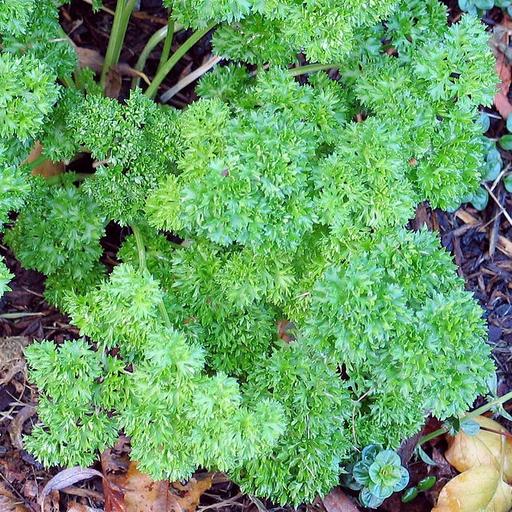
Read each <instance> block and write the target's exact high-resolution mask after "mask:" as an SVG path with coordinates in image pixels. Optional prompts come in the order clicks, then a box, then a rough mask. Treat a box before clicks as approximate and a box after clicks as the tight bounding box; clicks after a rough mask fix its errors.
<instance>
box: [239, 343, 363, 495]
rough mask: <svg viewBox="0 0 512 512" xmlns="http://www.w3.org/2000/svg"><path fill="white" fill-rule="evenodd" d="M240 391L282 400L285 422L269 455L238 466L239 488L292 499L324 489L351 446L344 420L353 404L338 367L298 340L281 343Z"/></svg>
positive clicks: (335, 480)
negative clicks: (286, 423) (279, 437)
mask: <svg viewBox="0 0 512 512" xmlns="http://www.w3.org/2000/svg"><path fill="white" fill-rule="evenodd" d="M244 391H245V393H246V394H247V396H248V397H250V398H251V399H252V400H255V401H259V400H264V399H268V398H274V399H275V400H278V401H280V402H281V403H282V405H283V407H284V410H285V414H286V416H287V420H288V426H287V429H286V431H285V433H284V435H283V436H282V437H281V439H280V442H279V443H278V444H277V446H276V447H275V448H274V450H273V452H272V454H271V455H269V456H266V457H260V458H257V459H255V460H251V461H250V462H248V463H247V464H245V465H243V466H241V467H240V468H239V469H238V470H237V471H236V473H235V474H234V478H235V480H236V481H237V482H238V483H239V484H240V485H241V487H242V489H243V490H244V491H245V492H248V493H250V494H260V495H264V496H271V497H272V499H273V500H274V501H276V502H277V503H282V504H284V503H289V504H294V505H299V504H300V503H302V502H304V501H312V500H313V499H314V498H315V496H316V495H320V496H322V495H325V494H326V493H328V492H329V491H330V490H331V489H332V488H333V487H334V486H335V485H336V484H337V483H338V479H339V465H340V462H341V461H342V460H344V459H345V458H346V457H347V456H348V454H349V453H350V450H351V447H352V439H351V435H352V433H351V431H350V429H349V428H342V425H343V424H344V423H345V421H346V420H348V419H349V418H350V415H351V414H352V411H353V409H354V404H353V403H352V401H351V399H350V394H349V392H348V389H347V385H346V383H345V382H344V381H342V380H341V379H340V378H339V376H338V375H337V373H336V367H335V366H333V365H332V364H331V363H330V362H329V361H328V360H326V359H325V358H324V357H323V356H321V355H319V354H317V353H315V352H312V353H310V352H308V350H307V349H306V350H305V349H304V347H303V346H302V345H301V344H291V345H289V346H283V347H282V348H281V349H279V350H276V351H275V352H274V354H273V355H272V356H271V357H270V358H268V360H267V361H265V362H263V363H262V364H261V365H259V366H258V367H257V368H256V369H255V370H254V371H253V372H252V373H251V375H250V377H249V380H248V382H247V385H246V386H245V388H244Z"/></svg>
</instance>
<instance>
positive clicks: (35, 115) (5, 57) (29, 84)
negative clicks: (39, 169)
mask: <svg viewBox="0 0 512 512" xmlns="http://www.w3.org/2000/svg"><path fill="white" fill-rule="evenodd" d="M55 79H56V76H55V75H54V74H53V73H52V71H51V69H49V68H48V67H47V66H46V64H44V63H43V62H40V61H38V60H37V59H35V58H34V57H32V56H30V55H26V56H23V57H16V56H14V55H11V54H9V53H0V90H1V91H2V94H1V95H0V138H2V139H9V138H12V137H16V138H18V139H21V140H25V139H28V138H33V136H34V133H37V132H38V131H40V130H41V128H42V126H43V123H44V120H45V118H46V116H47V115H48V114H49V113H50V111H51V109H52V107H53V105H54V104H55V102H56V101H57V99H58V97H59V89H58V87H57V85H56V84H55ZM35 106H37V108H35Z"/></svg>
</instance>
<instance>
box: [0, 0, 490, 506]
mask: <svg viewBox="0 0 512 512" xmlns="http://www.w3.org/2000/svg"><path fill="white" fill-rule="evenodd" d="M135 3H136V2H135V1H133V0H124V1H121V0H119V1H118V2H117V9H116V14H115V17H114V23H113V27H112V33H111V37H110V40H109V44H108V48H107V52H106V56H105V64H104V68H103V72H102V73H101V76H100V77H99V78H100V82H99V84H98V83H96V81H95V80H94V76H93V74H92V72H91V71H87V70H82V71H78V70H74V57H73V52H72V49H71V47H70V46H69V45H68V44H67V43H66V40H65V38H64V37H63V34H62V33H61V30H60V27H59V26H58V23H57V21H56V20H57V9H56V7H57V4H54V3H53V2H52V1H50V0H43V1H42V2H41V3H39V2H37V6H36V3H35V2H30V1H26V0H25V1H21V0H16V1H14V0H13V1H12V2H11V1H9V2H0V22H1V20H10V19H11V18H9V17H8V16H7V15H5V16H4V17H2V15H1V13H2V12H3V13H4V14H5V13H7V12H9V13H10V12H11V11H9V9H13V6H15V7H16V9H18V10H17V11H16V12H17V15H16V16H17V17H19V21H18V22H17V23H14V24H12V22H9V23H7V22H5V21H4V25H3V26H2V25H0V32H1V37H2V52H1V53H0V66H1V65H3V66H4V67H5V73H4V74H1V75H0V81H2V80H3V81H5V83H6V84H7V85H6V87H5V91H6V92H5V93H0V94H4V96H3V98H0V102H2V101H3V103H2V105H5V106H6V109H4V110H2V113H1V114H0V116H3V118H4V119H5V123H4V125H2V128H0V163H1V166H2V167H1V168H0V171H1V172H0V183H1V184H2V185H3V187H2V188H1V189H0V222H1V223H2V225H4V224H5V226H6V227H7V230H6V231H7V232H6V233H5V236H4V239H5V241H6V243H7V244H8V245H9V246H10V247H11V248H12V250H13V251H14V254H15V255H16V257H17V258H18V259H19V260H20V261H21V263H22V264H23V265H24V266H25V267H27V268H33V269H36V270H39V271H41V272H43V273H44V274H45V275H46V276H47V279H46V290H45V296H46V298H47V300H48V301H50V302H51V303H53V304H55V305H57V306H58V307H59V308H60V309H61V310H62V311H64V312H66V313H67V314H68V315H69V316H70V318H71V319H72V322H73V323H74V324H75V325H76V326H77V327H78V328H79V329H80V331H81V334H82V336H83V339H81V340H79V341H75V342H71V341H68V342H66V343H64V344H62V345H60V346H57V345H55V344H54V343H52V342H49V341H41V342H39V343H34V344H33V345H32V346H30V347H29V348H28V349H27V351H26V355H27V360H28V363H29V366H30V376H31V379H32V380H33V382H34V383H35V384H36V385H37V386H38V389H39V391H40V403H39V409H38V411H39V419H40V423H39V424H38V425H37V426H36V427H35V428H34V430H33V432H32V433H31V434H30V435H29V436H27V438H26V447H27V449H28V450H29V451H30V452H32V453H34V454H35V455H36V457H37V458H38V459H39V460H41V461H42V462H43V463H44V464H46V465H54V464H64V465H75V464H80V465H88V464H91V463H92V462H93V461H94V459H95V457H96V456H97V452H98V451H101V450H103V449H105V448H107V447H109V446H111V445H112V444H113V443H114V441H115V438H116V436H117V435H118V433H119V432H121V431H123V432H125V433H126V434H127V435H128V436H129V437H130V440H131V449H132V451H131V456H132V458H133V459H135V460H137V461H138V463H139V467H140V468H142V470H144V471H145V472H147V473H148V474H150V475H151V476H152V477H153V478H155V479H162V478H172V479H178V480H180V479H185V478H188V477H190V476H191V475H192V473H193V472H194V470H195V469H196V468H197V467H199V466H202V467H206V468H208V469H211V470H217V471H225V472H227V473H228V474H229V475H230V476H231V477H232V478H233V479H234V481H236V482H237V483H238V484H240V486H241V487H242V489H243V490H244V491H246V492H249V493H251V494H254V495H258V496H265V497H269V498H271V499H272V500H274V501H275V502H278V503H282V504H284V503H290V504H294V505H298V504H300V503H302V502H304V501H311V500H313V499H314V498H315V496H316V495H319V494H320V495H325V494H326V493H328V492H329V490H330V489H331V488H332V487H333V486H335V485H336V484H337V482H338V480H339V475H340V472H341V468H342V466H347V465H349V464H351V463H354V462H355V460H356V459H357V457H358V456H357V454H358V453H359V449H360V448H361V447H364V446H367V445H370V444H379V445H381V446H382V447H383V451H382V454H377V453H375V454H374V455H375V457H373V456H372V457H373V458H372V459H371V461H369V460H368V461H367V462H369V464H368V478H367V479H366V480H365V481H366V483H365V484H364V485H365V489H366V490H365V491H364V493H363V494H364V496H366V498H362V499H367V503H376V501H377V500H382V499H384V498H385V497H386V496H388V495H389V494H390V493H391V492H395V491H396V490H398V489H399V488H401V486H402V485H403V481H404V479H405V476H404V472H403V468H401V464H400V463H399V461H397V459H396V455H391V454H392V453H393V452H392V451H390V450H393V449H396V448H397V447H398V446H399V445H400V443H401V442H402V441H403V440H404V439H405V438H407V437H409V436H412V435H413V434H415V433H417V432H418V431H419V430H420V429H421V427H422V424H423V423H424V420H425V416H426V415H428V414H433V415H435V416H436V417H438V418H440V419H442V420H444V419H446V418H448V417H450V416H457V417H458V416H459V415H461V414H462V413H463V412H464V411H466V410H467V409H468V407H470V406H471V404H472V402H473V401H474V399H475V398H476V396H478V395H479V394H481V393H485V391H486V382H487V380H488V378H489V376H490V375H492V374H493V372H494V368H493V364H492V362H491V360H490V358H489V353H490V349H489V347H488V345H487V344H486V343H485V338H486V329H485V323H484V321H483V320H482V310H481V309H480V307H479V306H478V305H477V303H476V302H475V300H474V299H473V297H472V295H471V294H470V293H469V292H467V291H465V289H464V282H463V281H462V280H461V279H460V278H459V277H458V276H457V273H456V268H455V266H454V264H453V262H452V259H451V257H450V256H449V255H448V254H447V253H446V252H445V251H444V250H443V249H442V248H441V246H440V244H439V241H438V240H437V238H436V236H435V235H434V234H432V233H428V232H427V231H425V230H422V231H419V232H417V233H413V232H410V231H407V230H405V227H404V226H406V224H407V222H408V220H409V219H410V218H411V217H413V216H414V211H415V207H416V205H417V204H418V203H419V202H421V201H429V202H430V203H431V204H432V206H434V207H440V208H456V207H457V206H458V205H459V204H460V203H461V201H462V200H463V198H465V197H466V196H468V195H469V194H472V193H474V192H475V191H476V190H477V189H478V187H479V184H480V182H481V179H482V169H483V167H484V165H485V162H484V157H485V152H486V147H485V145H484V143H483V141H482V135H481V134H482V126H481V124H480V123H478V122H477V121H478V118H479V110H478V109H479V105H480V104H489V103H490V102H491V101H492V98H493V94H494V91H495V82H496V77H495V74H494V63H493V58H492V55H491V53H490V51H489V49H488V46H487V35H486V33H485V30H484V27H483V26H482V25H481V23H480V22H479V21H478V20H477V19H476V18H475V17H473V16H469V15H467V16H463V17H462V19H461V20H460V22H459V23H456V24H453V25H451V26H448V24H447V19H446V9H445V7H443V6H442V5H441V4H440V3H438V2H437V0H428V1H426V2H425V1H423V0H422V1H420V0H408V1H407V2H397V1H393V2H389V1H387V2H373V1H371V2H368V1H365V2H362V1H356V0H353V1H351V2H334V3H333V2H323V1H319V2H306V3H305V4H304V6H302V5H301V6H298V4H296V3H295V2H291V1H282V2H281V1H276V2H270V3H262V2H251V1H249V2H246V1H234V2H231V1H230V2H226V1H224V0H217V1H213V2H206V1H205V2H195V1H194V2H192V1H188V0H181V1H174V2H167V5H168V6H169V7H171V8H172V16H173V17H171V18H170V22H169V25H168V27H167V30H165V31H162V32H161V33H159V34H157V36H158V37H156V39H158V38H159V37H160V36H161V37H163V38H164V41H163V43H164V45H163V50H162V58H161V62H160V65H159V66H158V71H157V72H156V75H155V77H154V79H153V80H152V82H151V84H150V85H149V86H148V87H147V88H146V89H145V90H144V91H143V90H141V89H139V88H137V87H134V88H133V90H132V91H131V92H130V93H129V94H128V95H127V96H128V97H127V98H126V99H125V101H123V102H120V101H117V100H115V99H111V98H107V97H105V96H104V93H103V87H102V86H103V85H105V83H106V82H108V75H109V72H110V68H111V67H112V66H115V65H116V64H117V62H118V60H119V55H120V52H121V48H122V44H123V39H124V35H125V33H126V29H127V26H128V22H129V19H130V15H131V13H132V11H133V9H134V7H135ZM363 7H364V8H363ZM2 9H4V11H2ZM37 9H42V11H36V10H37ZM45 9H46V10H45ZM36 12H38V13H39V12H40V13H41V16H42V17H40V18H36V19H38V23H34V24H33V25H34V26H32V25H31V23H33V22H32V20H33V19H34V16H35V14H34V13H36ZM43 14H44V16H43ZM41 20H43V21H44V23H43V22H41ZM174 21H178V22H180V23H182V24H183V25H184V26H186V27H194V28H196V29H197V30H196V32H195V33H193V34H192V35H191V36H190V37H189V39H187V40H186V42H185V43H183V45H182V46H181V47H180V48H179V49H177V50H176V51H175V52H174V53H173V54H172V55H170V54H169V49H170V46H171V43H172V40H173V29H172V27H173V25H174ZM212 29H214V30H215V32H214V34H213V46H214V50H215V51H216V52H218V53H219V55H222V56H226V57H230V58H231V60H232V61H242V62H230V63H229V64H227V65H225V66H222V67H217V68H216V69H215V70H214V71H213V72H211V73H210V74H208V75H206V76H204V77H203V78H202V80H201V81H200V83H199V84H198V86H197V93H198V96H199V99H198V100H197V101H195V102H194V103H193V104H191V105H190V106H188V107H187V108H185V109H183V110H177V109H174V108H169V107H166V106H164V105H160V104H157V103H156V102H155V101H153V99H152V98H153V97H155V96H156V94H157V92H158V90H159V86H160V85H161V83H162V81H163V80H164V79H165V77H166V76H167V75H168V74H169V72H170V71H171V70H172V69H173V67H174V66H175V65H176V62H177V61H178V60H179V58H180V57H181V56H183V55H184V54H185V53H186V51H187V50H188V49H190V48H191V47H192V46H193V44H195V43H196V42H197V41H198V40H199V39H201V37H202V36H203V35H205V34H206V33H207V32H209V31H210V30H212ZM43 32H44V34H45V37H44V38H43V37H42V34H43ZM52 34H53V35H56V34H58V41H59V45H62V46H53V45H56V44H57V43H56V42H53V41H54V39H52V38H51V37H50V36H51V35H52ZM38 38H39V39H38ZM32 40H34V41H40V43H38V44H34V45H33V47H32V46H30V48H28V47H27V41H32ZM56 40H57V39H55V41H56ZM50 41H52V42H51V43H50ZM151 44H154V40H153V41H152V42H151ZM56 52H58V54H59V55H60V54H61V53H62V55H63V56H65V57H66V59H64V58H61V59H57V58H55V55H56ZM299 52H305V54H306V55H307V57H308V59H309V60H310V61H311V62H310V64H307V65H305V66H299V67H297V66H294V67H288V66H289V65H290V64H297V62H298V60H297V54H298V53H299ZM146 53H147V52H146ZM47 61H48V62H47ZM142 61H143V59H142ZM246 63H251V64H257V65H258V66H257V69H256V70H255V71H254V72H250V71H249V70H248V69H247V67H246V66H245V64H246ZM331 67H334V68H337V69H338V70H339V72H340V78H339V79H338V80H331V79H330V78H329V76H328V75H327V74H325V73H323V72H321V71H322V70H324V69H329V68H331ZM267 68H268V69H267ZM297 75H306V77H305V78H304V79H303V80H302V81H298V80H297V79H296V77H297ZM301 82H304V83H301ZM135 85H136V83H135V82H134V86H135ZM2 90H4V89H1V88H0V91H2ZM27 105H28V106H27ZM29 107H30V108H29ZM2 130H3V131H2ZM36 140H39V141H40V142H41V143H42V146H43V153H42V156H41V157H40V158H39V159H38V160H37V161H36V162H33V163H32V164H26V163H23V162H24V161H25V159H26V156H27V154H28V152H29V150H30V147H31V146H32V144H33V143H34V141H36ZM84 152H85V153H88V154H90V156H91V157H92V159H93V160H94V166H93V169H91V172H90V173H89V174H85V175H83V174H82V175H78V174H75V173H73V172H72V171H73V167H74V164H73V159H74V158H75V157H76V155H77V154H80V153H84ZM44 159H50V160H54V161H59V160H64V161H68V162H70V164H69V165H68V169H67V171H66V172H65V173H64V174H63V175H61V176H58V177H54V178H51V179H47V180H43V179H42V178H40V177H36V176H32V174H31V171H32V170H33V168H35V167H36V166H37V165H38V163H40V162H41V160H44ZM11 212H18V216H17V219H16V220H15V221H13V222H10V221H9V216H8V215H9V214H10V213H11ZM108 223H117V224H118V225H120V226H122V227H123V228H124V229H123V234H124V235H123V240H122V244H121V247H120V248H119V251H118V253H117V258H118V264H117V265H115V267H114V268H113V270H111V272H107V269H106V267H105V265H104V264H103V263H102V255H103V249H102V245H101V239H102V237H103V235H104V233H105V227H106V226H107V225H108ZM4 276H5V277H4ZM8 277H9V276H8V275H7V274H5V272H4V273H2V277H1V278H0V285H1V286H3V287H4V288H5V284H3V285H2V284H1V283H5V281H6V280H7V279H8ZM283 321H286V322H287V323H288V324H289V325H291V326H293V327H292V328H291V329H290V333H289V335H290V338H291V339H290V340H289V342H284V341H283V340H282V339H281V337H280V336H279V330H278V325H281V324H282V323H283ZM365 453H369V452H368V451H367V452H365ZM370 470H371V471H370Z"/></svg>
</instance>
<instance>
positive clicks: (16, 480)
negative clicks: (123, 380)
mask: <svg viewBox="0 0 512 512" xmlns="http://www.w3.org/2000/svg"><path fill="white" fill-rule="evenodd" d="M447 3H448V4H449V6H450V9H451V11H450V12H451V16H452V18H453V19H455V18H457V16H458V15H459V13H458V11H457V8H456V2H453V1H450V2H447ZM105 6H106V7H107V8H111V9H113V8H114V7H115V2H112V1H110V2H109V1H107V2H105ZM501 16H502V13H501V11H500V10H498V9H495V10H493V11H492V12H491V13H489V14H488V15H487V18H486V19H485V21H486V22H488V23H489V24H491V25H492V24H495V23H497V22H499V21H500V20H501ZM61 22H62V25H63V27H64V29H65V30H66V32H67V33H68V34H70V37H71V38H72V39H73V41H74V43H75V44H76V45H77V46H79V47H83V48H89V49H91V50H97V51H98V52H100V53H101V54H104V52H105V48H106V45H107V42H108V33H109V29H110V26H111V22H112V16H111V15H110V14H109V13H107V12H105V11H99V12H97V13H93V12H92V11H91V9H90V5H89V4H88V3H87V2H86V1H85V0H73V1H72V2H71V3H70V4H69V5H65V6H64V7H63V8H62V10H61ZM165 23H166V13H165V10H164V9H163V8H162V6H161V2H160V1H159V0H141V6H140V10H139V11H138V12H137V13H136V15H135V16H134V17H133V19H132V21H131V23H130V28H129V31H128V34H127V39H126V44H125V47H124V50H123V54H122V57H121V61H122V62H126V63H128V64H129V65H130V66H133V65H134V63H135V61H136V59H137V56H138V54H139V53H140V51H141V50H142V48H143V46H144V45H145V43H146V41H147V40H148V38H149V37H150V36H151V34H152V33H153V32H154V31H155V30H157V29H158V28H160V27H161V26H163V25H164V24H165ZM185 37H186V33H185V32H183V33H180V34H178V36H177V38H176V41H175V43H174V44H175V45H176V46H178V45H179V44H180V43H181V42H182V41H183V40H184V39H185ZM210 51H211V48H210V45H209V40H208V38H205V40H204V41H202V42H201V43H200V44H198V45H196V46H195V47H194V49H193V50H192V51H191V52H190V53H189V54H188V55H187V57H186V58H185V59H184V61H183V62H182V63H181V64H180V65H179V66H177V67H176V69H175V70H174V71H173V73H172V74H171V76H169V77H168V78H167V80H166V83H168V84H169V86H170V85H172V84H174V83H176V81H177V80H178V79H179V78H180V76H182V75H183V74H186V73H187V72H189V71H190V70H191V69H194V68H196V67H198V66H200V65H201V64H202V62H203V60H204V59H205V58H207V57H208V56H209V54H210ZM157 65H158V49H157V51H155V52H154V53H153V54H152V56H151V57H150V59H149V60H148V64H147V67H146V69H145V72H146V73H147V74H148V76H152V75H153V74H154V71H155V70H156V66H157ZM130 80H131V78H130V77H123V82H122V88H121V96H123V93H125V92H126V91H128V88H129V82H130ZM194 99H195V95H194V91H193V86H192V87H188V88H187V89H184V90H183V91H181V93H179V94H178V95H177V96H176V97H175V98H174V99H173V103H174V105H175V106H177V107H183V106H185V105H187V104H189V103H190V102H192V101H193V100H194ZM503 132H504V122H503V121H502V120H500V119H496V120H493V122H492V126H491V129H490V132H489V134H488V135H489V136H491V137H497V136H499V135H500V134H502V133H503ZM502 157H503V160H504V165H505V166H506V165H509V164H512V153H509V152H507V151H502ZM493 194H494V196H495V200H491V201H490V202H489V205H488V206H487V208H486V209H485V210H484V211H483V212H479V211H476V210H475V209H474V208H472V207H471V206H469V205H465V206H464V207H463V208H462V209H461V210H459V211H458V212H456V213H452V214H448V213H445V212H441V211H437V210H434V211H433V210H431V209H430V208H429V207H428V205H420V206H419V207H418V210H417V214H416V218H415V219H414V220H413V221H411V225H410V227H411V228H412V229H419V228H420V227H422V226H423V225H426V226H427V227H428V228H429V229H431V230H436V231H438V232H439V233H440V236H441V239H442V243H443V245H444V246H445V247H446V248H447V249H448V250H449V251H450V252H451V253H452V254H453V256H454V259H455V261H456V263H457V265H458V267H459V272H460V274H461V276H463V277H464V279H465V281H466V284H467V288H468V289H469V290H471V291H473V292H474V294H475V296H476V298H477V299H478V301H479V302H480V304H481V305H482V307H483V308H484V309H485V315H486V318H487V320H488V324H489V343H490V344H491V346H492V348H493V354H494V358H495V361H496V366H497V369H498V394H499V395H501V394H504V393H506V392H507V391H509V390H511V389H512V224H511V223H510V216H511V215H512V194H510V193H507V192H506V191H505V190H504V188H503V185H502V184H501V183H497V184H496V186H495V188H494V189H493ZM507 217H508V219H507ZM122 237H123V232H122V231H121V230H120V229H117V228H115V227H112V228H111V229H109V231H108V234H107V237H106V238H105V240H104V246H105V252H106V256H105V259H106V261H107V262H113V261H114V259H115V248H116V247H118V246H119V243H120V240H121V238H122ZM507 241H508V243H507ZM0 254H1V255H2V256H4V257H5V259H6V262H7V265H8V266H9V268H10V269H11V271H12V272H13V273H14V275H15V278H14V280H13V282H12V283H11V287H12V291H11V292H9V293H7V294H6V295H5V296H4V297H3V298H2V299H1V300H0V510H2V512H3V510H4V509H3V508H2V501H1V496H2V492H3V491H2V489H4V490H5V489H6V490H7V491H6V492H10V493H12V495H13V496H14V497H15V498H16V500H17V501H18V502H19V503H22V504H23V505H24V506H25V507H26V509H28V510H34V511H36V510H40V506H39V505H38V497H39V496H40V494H41V491H42V488H43V487H44V485H45V483H46V482H48V481H49V480H50V479H51V478H52V477H53V476H54V475H55V474H56V473H58V471H59V468H54V469H52V470H45V469H43V468H42V467H41V465H40V464H39V463H38V462H37V461H36V460H34V458H33V457H32V456H30V455H29V454H28V453H27V452H25V451H24V450H23V449H22V447H21V445H20V435H22V434H23V433H26V432H28V431H30V428H31V425H32V421H33V415H32V413H31V409H30V407H31V406H32V405H34V404H35V403H36V400H37V393H36V391H35V390H34V389H33V388H31V387H30V385H29V384H28V383H27V381H26V378H25V367H24V363H23V358H22V355H21V349H22V347H23V345H25V344H27V343H29V342H30V341H31V340H33V339H43V338H46V339H51V340H55V341H57V342H62V341H64V340H66V339H75V338H77V337H78V336H79V333H78V330H77V329H76V328H75V327H74V326H72V325H71V324H70V323H69V319H68V318H66V316H64V315H62V314H61V313H59V312H58V311H57V310H55V309H54V308H52V307H51V306H49V305H48V304H47V303H46V302H45V301H44V298H43V295H42V293H43V291H44V276H43V275H41V274H39V273H37V272H33V271H29V270H25V269H23V268H22V267H21V266H20V264H19V263H18V262H17V261H16V259H15V258H14V257H13V256H12V254H11V253H10V252H9V251H8V250H7V248H6V247H4V246H2V245H1V239H0ZM2 338H14V340H15V341H13V342H10V343H7V342H6V341H5V340H4V339H2ZM16 418H17V419H16ZM21 419H23V420H26V421H20V420H21ZM504 424H505V422H504ZM436 426H437V425H435V424H434V423H431V424H429V425H427V427H426V428H427V429H430V430H432V429H435V428H436ZM413 445H414V443H412V444H411V443H409V444H406V445H405V446H404V447H403V450H402V454H404V453H405V454H410V446H413ZM427 451H428V452H429V454H430V455H431V456H432V458H433V459H434V460H435V461H436V462H437V466H436V467H432V466H427V465H426V464H425V463H423V462H421V461H420V462H412V463H410V464H409V468H408V469H409V471H410V473H411V478H412V482H413V483H415V482H417V481H418V480H419V479H421V478H423V477H424V476H425V475H427V474H428V475H434V476H436V477H437V478H438V483H437V484H436V486H435V487H434V489H433V490H432V491H430V492H428V493H425V494H422V495H420V497H418V498H417V499H416V500H415V501H414V502H412V503H410V504H407V505H404V504H402V503H401V502H400V501H399V498H398V497H392V498H391V499H390V500H388V501H387V502H385V503H384V505H383V506H382V507H381V509H380V510H383V511H389V512H391V511H394V512H399V511H411V512H412V511H414V512H426V511H430V510H431V508H432V506H433V503H434V500H435V498H436V496H437V494H438V493H439V490H440V488H441V487H442V486H443V485H444V483H446V481H447V480H448V479H449V478H451V477H453V476H454V474H455V472H454V470H453V469H452V468H451V467H450V466H449V465H448V463H447V462H446V460H445V459H444V457H443V455H442V454H443V452H444V446H443V441H438V442H434V443H432V444H430V445H429V446H428V447H427ZM411 460H413V459H411ZM98 469H100V466H99V461H98ZM68 491H69V492H66V493H60V494H59V493H53V494H52V495H51V496H50V497H49V499H47V500H46V502H47V505H46V507H45V508H46V509H47V510H51V511H53V512H55V511H58V510H63V511H64V510H68V505H69V503H70V500H72V501H79V502H81V503H83V504H84V505H87V506H90V507H93V508H100V509H101V508H102V507H103V501H102V500H103V498H102V487H101V480H100V479H93V480H90V481H88V482H86V483H82V484H77V485H76V486H74V487H71V489H68ZM77 493H78V494H79V497H77ZM203 507H206V509H208V508H215V509H218V510H220V509H223V510H227V509H233V510H235V509H242V510H246V509H250V510H251V512H257V511H260V512H261V511H262V510H265V509H266V510H274V511H278V510H281V509H279V508H276V507H273V506H272V505H271V504H270V503H264V502H260V501H259V500H255V499H254V498H251V497H249V496H244V495H242V494H240V493H239V491H238V489H237V488H236V486H235V485H233V484H231V483H230V482H226V481H225V480H223V479H221V481H220V482H219V483H214V485H213V487H212V488H211V489H210V490H209V492H207V493H205V494H204V495H203V497H202V499H201V503H200V508H199V510H202V508H203ZM305 508H309V509H315V510H318V509H320V510H322V509H324V505H323V504H322V503H321V502H318V503H316V504H314V505H311V506H308V507H305ZM329 508H330V510H329V512H333V509H332V508H331V507H329ZM344 510H345V509H338V512H344ZM346 510H349V509H346Z"/></svg>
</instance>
